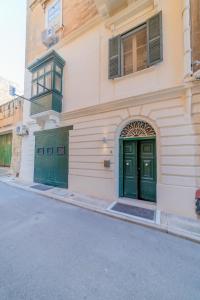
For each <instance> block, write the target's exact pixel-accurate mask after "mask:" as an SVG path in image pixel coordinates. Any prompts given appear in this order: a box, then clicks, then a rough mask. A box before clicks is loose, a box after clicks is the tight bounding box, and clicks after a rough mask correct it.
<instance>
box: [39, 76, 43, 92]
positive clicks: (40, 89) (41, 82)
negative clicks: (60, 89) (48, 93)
mask: <svg viewBox="0 0 200 300" xmlns="http://www.w3.org/2000/svg"><path fill="white" fill-rule="evenodd" d="M38 83H39V84H38V94H42V93H44V87H42V86H44V77H41V78H40V79H38ZM40 84H41V85H42V86H41V85H40Z"/></svg>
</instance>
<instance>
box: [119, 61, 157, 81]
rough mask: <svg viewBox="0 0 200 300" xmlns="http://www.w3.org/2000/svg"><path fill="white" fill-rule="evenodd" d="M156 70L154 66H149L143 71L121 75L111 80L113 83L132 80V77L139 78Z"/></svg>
mask: <svg viewBox="0 0 200 300" xmlns="http://www.w3.org/2000/svg"><path fill="white" fill-rule="evenodd" d="M155 68H156V65H154V66H150V67H148V68H146V69H144V70H141V71H137V72H134V73H131V74H128V75H123V76H121V77H116V78H114V79H113V81H116V82H117V81H121V80H126V79H129V78H134V77H137V76H140V75H143V74H148V73H150V72H153V71H154V70H155Z"/></svg>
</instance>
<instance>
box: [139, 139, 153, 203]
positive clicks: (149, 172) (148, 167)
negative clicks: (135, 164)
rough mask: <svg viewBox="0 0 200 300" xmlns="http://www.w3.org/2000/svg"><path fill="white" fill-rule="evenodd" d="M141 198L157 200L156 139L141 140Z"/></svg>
mask: <svg viewBox="0 0 200 300" xmlns="http://www.w3.org/2000/svg"><path fill="white" fill-rule="evenodd" d="M138 148H139V198H140V199H143V200H148V201H153V202H155V201H156V149H155V140H143V141H140V142H139V145H138Z"/></svg>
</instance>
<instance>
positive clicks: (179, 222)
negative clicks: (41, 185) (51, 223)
mask: <svg viewBox="0 0 200 300" xmlns="http://www.w3.org/2000/svg"><path fill="white" fill-rule="evenodd" d="M0 181H1V182H4V183H6V184H8V185H10V186H14V187H17V188H21V189H23V190H26V191H31V192H34V193H37V194H39V195H42V196H46V197H48V198H51V199H54V200H58V201H62V202H65V203H67V204H70V205H75V206H78V207H81V208H84V209H87V210H91V211H93V212H97V213H101V214H103V215H107V216H110V217H113V218H116V219H119V220H123V221H127V222H131V223H134V224H138V225H142V226H145V227H149V228H152V229H157V230H159V231H162V232H165V233H169V234H172V235H175V236H178V237H181V238H185V239H188V240H191V241H193V242H198V243H200V222H198V221H195V220H192V219H188V218H184V217H178V216H175V215H172V214H168V213H163V212H160V211H158V210H156V220H155V222H152V221H149V220H146V219H143V218H140V217H134V216H129V215H127V214H123V213H119V212H114V211H112V210H111V207H112V206H113V204H114V203H116V201H113V202H112V203H109V202H106V201H104V200H101V199H96V198H92V197H87V196H85V195H82V194H78V193H73V192H70V191H69V190H66V189H60V188H52V189H51V190H47V191H39V190H36V189H33V188H31V187H30V186H31V185H33V184H34V183H31V184H30V183H29V184H28V183H25V182H22V181H20V180H19V179H16V178H14V177H12V178H11V177H10V176H8V177H6V176H2V177H1V176H0Z"/></svg>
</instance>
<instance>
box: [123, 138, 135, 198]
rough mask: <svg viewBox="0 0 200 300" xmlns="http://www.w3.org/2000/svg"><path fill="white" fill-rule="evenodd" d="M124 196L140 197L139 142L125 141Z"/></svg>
mask: <svg viewBox="0 0 200 300" xmlns="http://www.w3.org/2000/svg"><path fill="white" fill-rule="evenodd" d="M123 171H124V178H123V179H124V197H128V198H137V197H138V188H137V186H138V178H137V142H134V141H125V142H124V164H123Z"/></svg>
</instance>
